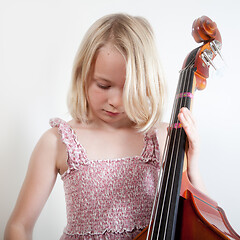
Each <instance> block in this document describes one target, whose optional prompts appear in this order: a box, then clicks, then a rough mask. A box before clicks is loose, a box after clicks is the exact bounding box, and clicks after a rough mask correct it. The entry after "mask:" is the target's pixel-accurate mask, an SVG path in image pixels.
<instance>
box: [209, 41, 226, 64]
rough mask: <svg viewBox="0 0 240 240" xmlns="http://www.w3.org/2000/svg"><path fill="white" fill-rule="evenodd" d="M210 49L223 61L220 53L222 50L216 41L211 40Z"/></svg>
mask: <svg viewBox="0 0 240 240" xmlns="http://www.w3.org/2000/svg"><path fill="white" fill-rule="evenodd" d="M210 47H211V49H212V51H213V52H214V54H215V55H219V56H220V58H221V59H222V60H223V56H222V54H221V52H220V50H221V48H222V44H221V43H220V42H219V41H217V40H213V41H212V42H210ZM223 61H224V60H223Z"/></svg>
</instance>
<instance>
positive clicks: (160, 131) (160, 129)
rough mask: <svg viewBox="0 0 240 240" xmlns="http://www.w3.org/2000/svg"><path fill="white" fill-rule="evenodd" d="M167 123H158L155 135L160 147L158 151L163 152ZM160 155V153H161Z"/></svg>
mask: <svg viewBox="0 0 240 240" xmlns="http://www.w3.org/2000/svg"><path fill="white" fill-rule="evenodd" d="M168 125H169V124H168V123H166V122H160V123H159V124H158V126H157V128H156V133H157V139H158V143H159V146H160V149H161V150H163V148H164V146H165V141H166V138H167V129H168ZM161 154H162V153H161Z"/></svg>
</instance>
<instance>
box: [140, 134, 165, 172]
mask: <svg viewBox="0 0 240 240" xmlns="http://www.w3.org/2000/svg"><path fill="white" fill-rule="evenodd" d="M144 141H145V149H144V151H143V154H142V157H143V158H144V160H145V161H147V162H152V163H153V164H154V165H156V166H157V167H158V168H161V165H162V162H161V159H160V147H159V142H158V139H157V132H156V130H152V131H150V132H148V133H146V134H145V137H144Z"/></svg>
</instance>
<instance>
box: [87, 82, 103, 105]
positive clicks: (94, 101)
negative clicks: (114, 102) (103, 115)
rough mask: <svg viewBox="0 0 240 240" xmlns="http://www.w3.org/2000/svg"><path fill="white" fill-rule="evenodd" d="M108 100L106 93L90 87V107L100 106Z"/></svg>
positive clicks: (95, 87)
mask: <svg viewBox="0 0 240 240" xmlns="http://www.w3.org/2000/svg"><path fill="white" fill-rule="evenodd" d="M106 100H107V97H106V93H105V92H104V91H103V90H101V89H99V88H98V87H97V86H94V85H93V86H90V87H89V89H88V101H89V104H90V105H98V104H100V103H102V102H105V101H106Z"/></svg>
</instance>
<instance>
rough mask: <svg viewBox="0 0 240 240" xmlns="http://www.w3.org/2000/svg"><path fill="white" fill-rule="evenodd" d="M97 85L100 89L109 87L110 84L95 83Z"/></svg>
mask: <svg viewBox="0 0 240 240" xmlns="http://www.w3.org/2000/svg"><path fill="white" fill-rule="evenodd" d="M97 86H98V87H99V88H101V89H109V88H110V87H111V86H109V85H104V84H100V83H97Z"/></svg>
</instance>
